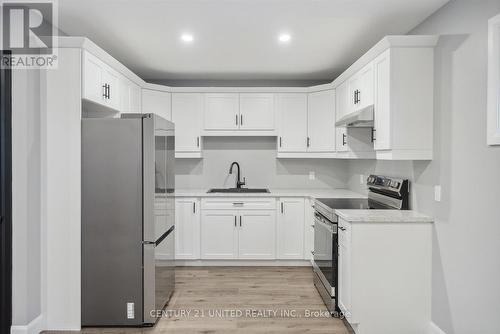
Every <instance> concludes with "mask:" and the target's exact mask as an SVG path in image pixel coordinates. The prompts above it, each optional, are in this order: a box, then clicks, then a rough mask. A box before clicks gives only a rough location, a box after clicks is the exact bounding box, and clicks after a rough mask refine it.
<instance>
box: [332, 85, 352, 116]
mask: <svg viewBox="0 0 500 334" xmlns="http://www.w3.org/2000/svg"><path fill="white" fill-rule="evenodd" d="M349 101H350V100H349V82H348V81H344V82H343V83H342V84H341V85H339V86H338V87H337V89H335V114H336V115H335V116H336V120H339V119H340V118H342V117H343V116H344V115H347V114H348V113H349V112H350V110H349V106H350V105H349Z"/></svg>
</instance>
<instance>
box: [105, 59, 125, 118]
mask: <svg viewBox="0 0 500 334" xmlns="http://www.w3.org/2000/svg"><path fill="white" fill-rule="evenodd" d="M102 80H103V84H108V86H109V87H108V98H107V99H105V103H106V105H107V106H108V107H110V108H113V109H115V110H120V102H121V101H120V75H119V74H118V73H117V72H115V71H113V70H112V69H111V68H110V67H108V66H105V67H104V71H103V72H102Z"/></svg>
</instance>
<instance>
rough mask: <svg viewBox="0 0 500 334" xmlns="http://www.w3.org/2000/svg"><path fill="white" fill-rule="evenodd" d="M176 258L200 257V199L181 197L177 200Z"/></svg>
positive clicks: (192, 258) (190, 258)
mask: <svg viewBox="0 0 500 334" xmlns="http://www.w3.org/2000/svg"><path fill="white" fill-rule="evenodd" d="M175 242H176V243H175V258H176V259H189V260H197V259H199V258H200V201H199V200H198V199H197V198H179V199H177V200H176V201H175Z"/></svg>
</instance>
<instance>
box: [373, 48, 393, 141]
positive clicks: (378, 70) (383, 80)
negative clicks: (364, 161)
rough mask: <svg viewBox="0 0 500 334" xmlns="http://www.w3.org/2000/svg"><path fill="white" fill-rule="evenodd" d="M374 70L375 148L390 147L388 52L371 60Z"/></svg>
mask: <svg viewBox="0 0 500 334" xmlns="http://www.w3.org/2000/svg"><path fill="white" fill-rule="evenodd" d="M373 67H374V70H375V74H376V75H375V79H376V80H375V86H376V89H375V94H376V95H375V101H376V104H375V109H376V113H375V120H374V128H373V129H374V131H375V135H376V140H375V142H374V147H375V150H389V149H390V148H391V114H390V103H391V102H390V53H389V52H384V53H383V54H382V55H380V56H379V57H377V58H376V59H375V60H374V62H373Z"/></svg>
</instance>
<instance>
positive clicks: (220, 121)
mask: <svg viewBox="0 0 500 334" xmlns="http://www.w3.org/2000/svg"><path fill="white" fill-rule="evenodd" d="M203 123H204V129H205V130H218V131H224V130H237V129H238V128H239V125H240V113H239V96H238V94H237V93H227V94H223V93H220V94H212V93H209V94H205V115H204V117H203Z"/></svg>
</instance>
